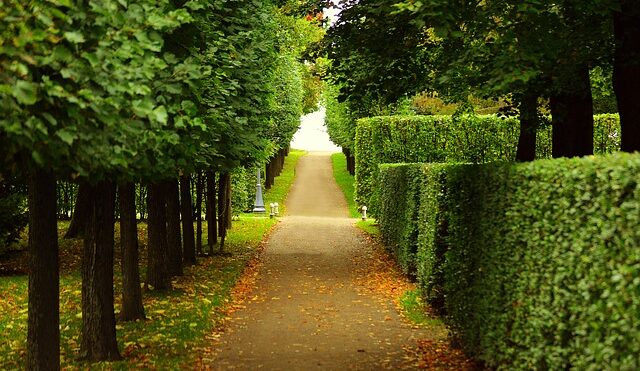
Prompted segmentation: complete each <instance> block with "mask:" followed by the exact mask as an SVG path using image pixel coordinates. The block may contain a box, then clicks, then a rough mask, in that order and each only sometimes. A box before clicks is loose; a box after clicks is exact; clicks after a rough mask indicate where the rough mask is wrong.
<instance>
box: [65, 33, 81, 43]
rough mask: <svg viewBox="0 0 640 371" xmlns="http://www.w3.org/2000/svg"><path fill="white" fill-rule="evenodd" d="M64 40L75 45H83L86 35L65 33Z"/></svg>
mask: <svg viewBox="0 0 640 371" xmlns="http://www.w3.org/2000/svg"><path fill="white" fill-rule="evenodd" d="M64 38H65V39H67V40H69V42H72V43H74V44H80V43H83V42H84V41H85V39H84V35H82V34H81V33H80V32H78V31H73V32H65V33H64Z"/></svg>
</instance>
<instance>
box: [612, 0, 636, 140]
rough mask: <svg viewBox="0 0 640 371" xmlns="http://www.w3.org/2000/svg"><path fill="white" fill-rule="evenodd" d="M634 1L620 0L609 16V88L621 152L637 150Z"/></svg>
mask: <svg viewBox="0 0 640 371" xmlns="http://www.w3.org/2000/svg"><path fill="white" fill-rule="evenodd" d="M637 2H638V1H637V0H620V11H619V12H614V14H613V29H614V36H615V58H614V63H613V89H614V91H615V93H616V98H617V101H618V112H619V113H620V127H621V131H622V132H621V149H622V150H623V151H625V152H635V151H640V7H639V6H638V3H637Z"/></svg>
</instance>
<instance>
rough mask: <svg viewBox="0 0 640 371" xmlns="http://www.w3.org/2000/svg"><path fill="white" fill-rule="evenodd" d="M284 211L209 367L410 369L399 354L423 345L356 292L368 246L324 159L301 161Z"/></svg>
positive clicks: (386, 304) (384, 303)
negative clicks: (242, 304)
mask: <svg viewBox="0 0 640 371" xmlns="http://www.w3.org/2000/svg"><path fill="white" fill-rule="evenodd" d="M287 210H288V215H287V216H286V217H284V218H282V221H281V223H280V224H279V225H278V226H277V227H276V229H275V230H274V232H273V233H272V235H271V237H270V239H269V241H268V243H267V246H266V248H265V251H264V253H263V255H262V258H261V260H262V262H261V267H260V270H259V273H258V276H257V279H256V287H255V289H254V291H253V294H252V297H251V298H249V299H248V300H247V303H246V308H244V309H241V310H238V311H236V312H235V313H234V314H233V316H232V319H231V321H230V322H229V324H228V326H227V329H226V330H225V332H224V334H222V336H221V338H220V340H219V343H218V344H217V345H215V347H216V349H217V351H216V354H215V358H214V361H213V363H212V364H211V365H210V366H211V367H212V368H214V369H245V370H255V369H265V370H310V369H321V370H344V369H355V370H374V369H398V368H411V365H410V364H408V363H406V362H407V358H406V357H405V350H404V348H405V347H414V346H415V343H416V340H417V339H419V338H425V337H430V335H429V334H427V333H425V330H417V329H412V328H411V327H410V326H409V325H407V324H406V323H405V322H404V321H403V320H402V319H401V318H400V317H399V316H398V314H397V311H396V310H395V308H394V306H393V303H391V302H390V301H389V300H388V299H385V298H382V297H378V296H375V295H374V294H371V292H370V291H367V290H363V288H362V287H361V286H360V285H359V284H358V280H359V277H358V275H359V274H361V273H360V272H361V271H362V269H361V268H362V267H361V266H359V265H362V264H366V258H365V257H366V256H367V251H368V249H371V246H370V245H369V244H368V243H367V241H366V239H365V238H364V237H363V236H362V234H361V232H360V231H359V230H357V228H356V227H355V226H353V220H352V219H348V218H347V206H346V202H345V200H344V196H343V195H342V192H341V191H340V190H339V188H338V186H337V185H336V184H335V181H334V180H333V175H332V169H331V160H330V157H329V154H324V153H312V154H310V155H307V156H305V157H303V158H301V159H300V161H299V163H298V167H297V169H296V180H295V183H294V185H293V188H292V189H291V192H290V193H289V197H288V199H287Z"/></svg>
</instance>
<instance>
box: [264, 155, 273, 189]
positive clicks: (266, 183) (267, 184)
mask: <svg viewBox="0 0 640 371" xmlns="http://www.w3.org/2000/svg"><path fill="white" fill-rule="evenodd" d="M271 169H272V167H271V160H269V161H268V162H267V164H266V165H265V168H264V188H265V189H271Z"/></svg>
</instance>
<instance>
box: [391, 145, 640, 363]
mask: <svg viewBox="0 0 640 371" xmlns="http://www.w3.org/2000/svg"><path fill="white" fill-rule="evenodd" d="M392 173H393V174H395V175H392ZM403 174H404V175H403ZM400 178H404V180H405V182H406V183H407V184H417V183H419V184H420V187H421V192H420V196H419V202H417V203H404V205H406V207H415V208H417V210H401V209H399V210H395V211H394V212H395V213H396V214H397V215H410V214H415V213H417V214H418V221H417V223H416V224H417V226H416V228H417V231H418V235H417V241H411V238H413V236H411V235H410V236H408V237H409V238H408V240H406V241H402V242H400V241H396V243H397V244H398V245H400V244H414V245H413V249H415V251H416V253H415V255H414V256H415V257H416V261H415V262H413V263H412V264H414V265H415V266H417V272H418V280H419V282H420V285H421V287H422V289H423V292H424V294H425V296H426V297H427V298H428V299H429V301H431V302H432V303H433V304H435V305H436V307H437V308H439V309H441V310H442V311H443V312H444V313H446V319H447V322H448V324H449V326H450V327H451V329H452V330H453V333H454V334H455V336H456V337H457V338H458V340H459V342H460V344H462V346H463V347H464V349H465V350H466V351H467V352H468V353H470V354H472V355H473V356H475V357H477V358H478V359H480V360H482V361H484V362H486V364H487V365H488V366H490V367H497V368H500V369H568V368H576V369H629V370H631V369H638V368H640V317H638V313H640V249H638V246H640V228H638V225H640V187H638V184H639V183H640V155H638V154H635V155H630V154H615V155H609V156H602V157H590V158H583V159H556V160H540V161H535V162H532V163H527V164H509V163H492V164H484V165H444V164H431V165H424V166H422V167H421V168H419V169H418V168H417V167H416V165H415V164H412V165H406V166H405V165H395V166H384V167H382V175H381V179H383V180H384V181H385V183H383V184H382V188H391V187H395V188H396V189H398V187H401V186H402V185H401V183H402V182H403V181H402V180H401V179H400ZM410 178H411V179H410ZM388 179H395V180H394V182H395V184H387V183H386V181H387V180H388ZM380 194H381V195H384V197H383V198H381V200H380V202H381V205H382V206H381V212H386V210H388V209H389V208H391V207H392V206H391V205H393V204H395V203H396V200H395V199H394V198H393V197H392V196H393V194H392V192H390V191H388V190H387V191H383V192H381V193H380ZM400 204H401V205H402V203H400ZM399 207H401V206H399ZM380 221H381V223H383V224H385V225H384V226H382V225H381V228H382V229H383V231H389V230H394V228H395V229H397V228H400V227H399V226H395V227H394V226H391V225H387V224H393V223H398V224H401V223H403V222H404V221H403V220H402V219H401V218H400V219H393V218H386V217H381V219H380ZM406 237H407V235H401V238H406Z"/></svg>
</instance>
